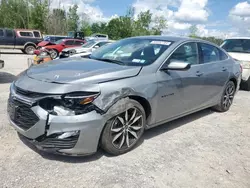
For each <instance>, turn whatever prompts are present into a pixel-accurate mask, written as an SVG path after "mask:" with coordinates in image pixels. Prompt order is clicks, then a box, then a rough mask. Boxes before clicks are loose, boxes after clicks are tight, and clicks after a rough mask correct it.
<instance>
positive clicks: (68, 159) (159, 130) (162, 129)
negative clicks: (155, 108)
mask: <svg viewBox="0 0 250 188" xmlns="http://www.w3.org/2000/svg"><path fill="white" fill-rule="evenodd" d="M212 113H213V111H212V110H210V109H206V110H202V111H200V112H197V113H194V114H191V115H188V116H186V117H183V118H180V119H178V120H174V121H172V122H169V123H165V124H162V125H159V126H157V127H154V128H152V129H149V130H147V131H145V133H144V136H143V138H142V139H141V140H140V141H139V143H138V144H137V145H136V147H135V148H134V149H136V148H137V147H139V146H140V145H141V144H142V143H143V142H144V140H146V139H150V138H152V137H155V136H158V135H160V134H164V133H166V132H168V131H171V130H173V129H176V128H178V127H180V126H183V125H185V124H188V123H190V122H192V121H195V120H198V119H200V118H202V117H205V116H207V115H210V114H212ZM18 136H19V138H20V140H21V141H22V142H23V143H24V144H25V145H27V146H28V147H29V148H30V149H32V150H33V151H35V152H36V153H38V154H39V155H40V156H42V157H43V158H44V159H48V160H54V161H61V162H65V163H86V162H92V161H96V160H98V159H100V158H102V157H103V156H105V157H116V156H112V155H109V154H107V153H106V152H104V151H103V150H102V149H101V148H99V149H98V151H97V152H96V153H95V154H93V155H89V156H65V155H58V154H52V153H47V152H44V151H40V150H38V149H37V148H36V147H35V146H34V145H32V144H31V143H30V142H28V141H27V140H26V139H24V138H23V136H21V135H19V134H18Z"/></svg>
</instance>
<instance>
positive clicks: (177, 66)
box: [161, 61, 191, 71]
mask: <svg viewBox="0 0 250 188" xmlns="http://www.w3.org/2000/svg"><path fill="white" fill-rule="evenodd" d="M190 67H191V64H190V63H185V62H181V61H173V62H171V63H169V64H167V63H165V64H164V65H163V66H162V67H161V70H163V71H165V70H176V71H185V70H188V69H190Z"/></svg>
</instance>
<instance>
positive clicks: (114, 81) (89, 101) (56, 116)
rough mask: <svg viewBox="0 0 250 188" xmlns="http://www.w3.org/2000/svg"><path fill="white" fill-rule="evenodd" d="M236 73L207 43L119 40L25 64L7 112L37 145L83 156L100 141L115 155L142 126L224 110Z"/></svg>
mask: <svg viewBox="0 0 250 188" xmlns="http://www.w3.org/2000/svg"><path fill="white" fill-rule="evenodd" d="M240 79H241V68H240V64H239V63H237V62H235V61H234V60H233V59H232V58H231V57H230V56H228V54H227V53H226V52H225V51H224V50H222V49H221V48H220V47H218V46H216V45H214V44H212V43H209V42H206V41H202V40H199V39H191V38H181V37H163V36H144V37H134V38H127V39H123V40H120V41H117V42H115V43H112V44H109V45H106V46H104V47H102V48H100V49H98V50H96V51H94V52H93V53H92V54H91V56H90V58H89V59H87V58H82V59H80V58H72V59H71V60H70V61H68V60H65V59H58V60H54V61H51V62H48V63H46V64H41V65H38V66H33V67H31V68H29V69H28V70H27V71H25V72H24V73H23V74H22V75H21V76H20V77H19V78H18V79H17V80H16V81H15V82H14V83H12V85H11V87H10V95H9V100H8V116H9V119H10V122H11V124H12V125H13V126H14V128H15V129H16V130H17V131H18V133H19V134H20V135H22V137H23V138H24V139H25V140H27V141H28V142H31V143H32V144H34V145H35V146H37V148H39V149H40V150H44V151H47V152H52V153H58V154H64V155H89V154H92V153H95V152H96V151H97V149H98V146H101V147H102V148H103V149H104V150H105V151H106V152H108V153H111V154H113V155H119V154H123V153H126V152H128V151H130V150H131V149H133V148H134V147H135V146H136V144H137V143H138V141H139V140H140V139H141V137H142V135H143V133H144V130H145V129H149V128H152V127H155V126H157V125H160V124H163V123H166V122H169V121H172V120H174V119H178V118H180V117H182V116H185V115H188V114H191V113H194V112H197V111H200V110H202V109H206V108H209V107H212V108H213V109H215V110H217V111H220V112H225V111H228V110H229V108H230V106H231V105H232V103H233V99H234V95H235V94H236V92H237V91H238V89H239V84H240ZM24 99H25V100H24ZM211 126H212V125H211Z"/></svg>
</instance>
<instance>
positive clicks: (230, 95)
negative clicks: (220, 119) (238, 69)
mask: <svg viewBox="0 0 250 188" xmlns="http://www.w3.org/2000/svg"><path fill="white" fill-rule="evenodd" d="M235 91H236V87H235V84H234V82H232V81H229V82H227V84H226V87H225V89H224V91H223V94H222V96H221V99H220V103H219V104H218V105H216V106H214V107H213V109H214V110H216V111H218V112H226V111H228V110H229V109H230V107H231V105H232V103H233V99H234V95H235Z"/></svg>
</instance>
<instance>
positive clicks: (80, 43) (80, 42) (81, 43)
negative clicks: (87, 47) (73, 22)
mask: <svg viewBox="0 0 250 188" xmlns="http://www.w3.org/2000/svg"><path fill="white" fill-rule="evenodd" d="M83 44H84V42H83V41H80V40H76V41H75V45H83Z"/></svg>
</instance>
